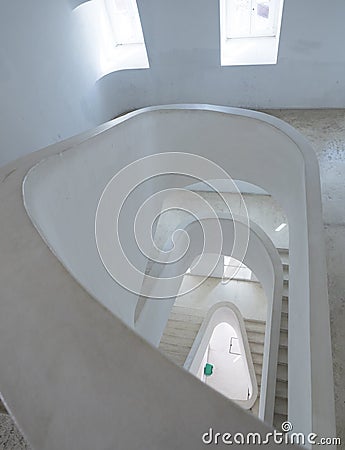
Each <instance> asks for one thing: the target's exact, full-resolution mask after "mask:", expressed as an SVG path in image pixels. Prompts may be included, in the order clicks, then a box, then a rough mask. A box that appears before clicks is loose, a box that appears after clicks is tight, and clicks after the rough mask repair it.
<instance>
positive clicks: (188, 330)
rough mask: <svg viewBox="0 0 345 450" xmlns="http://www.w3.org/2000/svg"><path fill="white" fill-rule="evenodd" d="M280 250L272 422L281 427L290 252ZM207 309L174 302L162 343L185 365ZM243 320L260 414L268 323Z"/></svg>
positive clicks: (285, 408) (285, 401)
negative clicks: (281, 280)
mask: <svg viewBox="0 0 345 450" xmlns="http://www.w3.org/2000/svg"><path fill="white" fill-rule="evenodd" d="M278 252H279V254H280V256H281V259H282V263H283V271H284V287H283V303H282V317H281V326H280V340H279V352H278V366H277V379H276V380H277V381H276V395H275V406H274V418H273V425H274V427H275V428H277V429H278V430H281V424H282V423H283V422H285V421H286V420H287V418H288V415H287V414H288V286H289V254H288V250H286V249H278ZM206 313H207V311H205V310H203V309H198V308H187V307H183V306H174V307H173V308H172V311H171V314H170V316H169V320H168V323H167V326H166V328H165V331H164V334H163V336H162V339H161V341H160V344H159V349H160V350H161V352H162V353H164V354H165V355H166V356H167V357H168V358H170V359H171V360H172V361H174V362H175V363H176V364H177V365H179V366H181V367H183V365H184V362H185V360H186V358H187V356H188V354H189V352H190V350H191V348H192V345H193V342H194V340H195V338H196V335H197V334H198V331H199V329H200V326H201V324H202V321H203V319H204V318H205V316H206ZM244 322H245V327H246V331H247V336H248V341H249V346H250V350H251V354H252V360H253V364H254V369H255V374H256V379H257V383H258V389H259V396H258V399H257V401H256V402H255V404H254V405H253V407H252V409H251V410H252V412H253V414H256V415H257V414H258V410H259V401H260V387H261V375H262V362H263V350H264V340H265V326H266V323H265V322H263V321H259V320H249V319H245V321H244Z"/></svg>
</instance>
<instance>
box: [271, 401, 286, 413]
mask: <svg viewBox="0 0 345 450" xmlns="http://www.w3.org/2000/svg"><path fill="white" fill-rule="evenodd" d="M274 412H275V413H276V414H282V415H284V414H285V415H287V413H288V402H287V399H286V398H280V397H276V401H275V403H274Z"/></svg>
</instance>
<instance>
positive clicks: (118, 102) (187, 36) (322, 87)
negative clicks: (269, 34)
mask: <svg viewBox="0 0 345 450" xmlns="http://www.w3.org/2000/svg"><path fill="white" fill-rule="evenodd" d="M138 6H139V11H140V14H141V20H142V25H143V30H144V36H145V42H146V46H147V51H148V57H149V61H150V66H151V69H150V70H149V71H133V72H130V73H128V72H117V73H114V74H111V75H108V76H107V77H104V78H102V79H101V80H99V81H98V85H99V87H100V90H101V93H102V98H103V100H104V102H105V104H106V105H107V111H108V112H109V116H111V115H113V116H114V115H116V114H117V113H119V112H122V111H128V110H131V109H135V108H137V107H140V106H146V105H155V104H162V103H187V102H191V103H193V102H196V103H213V104H221V105H231V106H241V107H250V108H293V107H295V108H325V107H330V108H335V107H344V106H345V96H344V92H345V80H344V77H343V72H344V65H345V53H344V52H343V45H342V35H343V20H342V18H343V17H344V15H345V4H344V2H342V0H334V1H333V2H332V4H331V6H328V4H327V3H325V2H323V1H322V0H305V1H303V2H300V1H297V0H290V1H286V2H285V5H284V13H283V19H282V28H281V36H280V46H279V55H278V61H277V64H276V65H274V66H246V67H221V65H220V36H219V2H218V1H213V2H210V1H208V0H201V1H198V0H191V1H188V4H186V2H185V1H183V0H177V1H175V2H173V3H166V2H158V1H155V0H138ZM176 30H178V32H176ZM210 149H212V150H213V147H210ZM212 150H210V151H212Z"/></svg>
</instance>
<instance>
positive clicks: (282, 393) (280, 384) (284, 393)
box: [276, 381, 288, 398]
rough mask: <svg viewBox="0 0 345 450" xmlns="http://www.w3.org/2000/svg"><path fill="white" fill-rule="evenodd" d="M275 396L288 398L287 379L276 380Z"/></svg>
mask: <svg viewBox="0 0 345 450" xmlns="http://www.w3.org/2000/svg"><path fill="white" fill-rule="evenodd" d="M276 397H281V398H288V383H287V381H277V383H276Z"/></svg>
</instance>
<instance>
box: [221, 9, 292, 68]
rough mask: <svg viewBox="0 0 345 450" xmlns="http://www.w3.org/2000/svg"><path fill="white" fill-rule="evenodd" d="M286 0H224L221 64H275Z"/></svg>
mask: <svg viewBox="0 0 345 450" xmlns="http://www.w3.org/2000/svg"><path fill="white" fill-rule="evenodd" d="M283 2H284V0H220V15H221V17H220V25H221V27H220V28H221V64H222V65H223V66H226V65H249V64H275V63H276V62H277V56H278V46H279V36H280V26H281V18H282V12H283Z"/></svg>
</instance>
